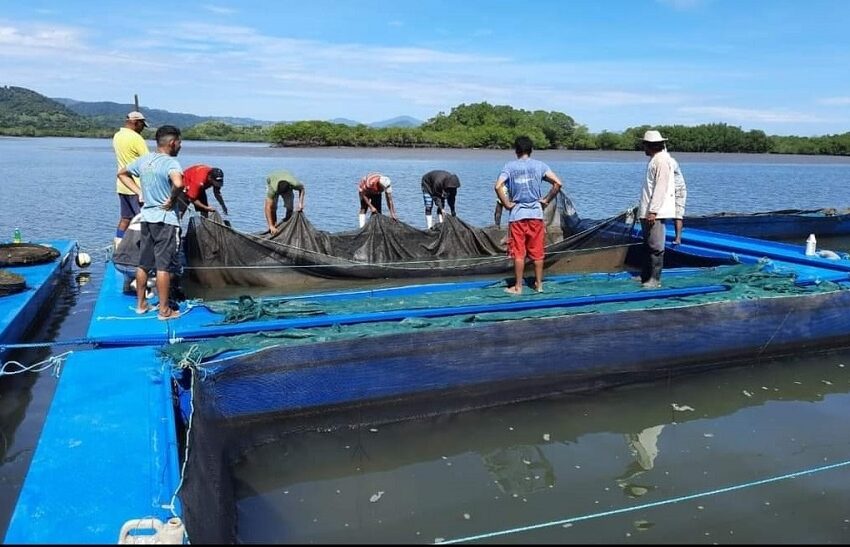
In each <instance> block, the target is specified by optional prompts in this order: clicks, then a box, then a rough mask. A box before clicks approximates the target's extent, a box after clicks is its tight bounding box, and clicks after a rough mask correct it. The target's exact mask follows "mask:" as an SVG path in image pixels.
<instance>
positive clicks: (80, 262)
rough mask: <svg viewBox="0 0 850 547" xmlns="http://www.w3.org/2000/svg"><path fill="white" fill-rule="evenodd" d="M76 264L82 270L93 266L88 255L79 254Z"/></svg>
mask: <svg viewBox="0 0 850 547" xmlns="http://www.w3.org/2000/svg"><path fill="white" fill-rule="evenodd" d="M76 262H77V266H79V267H80V268H88V267H89V265H90V264H91V257H90V256H89V254H88V253H77V258H76Z"/></svg>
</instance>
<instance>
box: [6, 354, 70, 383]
mask: <svg viewBox="0 0 850 547" xmlns="http://www.w3.org/2000/svg"><path fill="white" fill-rule="evenodd" d="M72 353H74V352H73V351H66V352H65V353H60V354H59V355H51V356H50V357H48V358H47V359H45V360H44V361H40V362H38V363H35V364H33V365H24V364H22V363H21V362H20V361H6V362H5V363H3V365H2V366H0V377H2V376H12V375H14V374H22V373H24V372H43V371H45V370H48V369H50V368H52V369H53V376H55V377H56V378H58V377H59V372H60V370H61V368H62V362H63V360H64V359H65V358H66V357H68V356H69V355H71V354H72Z"/></svg>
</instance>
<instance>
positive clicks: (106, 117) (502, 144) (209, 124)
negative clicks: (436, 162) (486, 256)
mask: <svg viewBox="0 0 850 547" xmlns="http://www.w3.org/2000/svg"><path fill="white" fill-rule="evenodd" d="M60 101H61V102H57V101H55V100H52V99H49V98H47V97H44V96H43V95H40V94H38V93H36V92H34V91H30V90H28V89H24V88H20V87H11V86H10V87H0V135H14V136H33V137H35V136H75V137H111V136H112V134H113V133H114V132H115V130H116V129H117V128H118V127H119V126H120V122H118V121H116V119H117V116H118V114H117V113H118V112H123V111H125V110H126V108H127V105H118V104H117V103H102V104H101V103H86V104H84V103H78V102H76V101H72V100H70V99H60ZM63 103H64V104H63ZM66 104H67V105H69V106H70V107H71V108H69V107H68V106H66ZM92 105H94V106H92ZM72 109H73V110H76V112H75V111H73V110H72ZM86 109H88V110H86ZM89 110H90V111H91V114H90V115H83V114H80V112H84V113H86V114H88V112H89ZM143 111H144V112H145V113H146V114H145V115H146V116H148V115H149V114H150V116H149V119H150V120H151V122H150V123H151V124H152V125H154V126H156V125H160V124H162V123H176V122H174V121H172V118H174V119H177V118H176V117H178V116H182V118H179V119H182V120H184V121H185V122H186V123H187V124H189V123H192V122H197V123H193V124H192V125H181V124H177V125H178V126H179V127H181V128H182V129H183V134H184V138H186V139H192V140H217V141H241V142H269V143H271V144H272V145H275V146H360V147H378V146H391V147H409V148H413V147H431V148H498V149H510V148H512V147H513V141H514V139H515V138H516V137H517V136H518V135H528V136H529V137H531V139H532V141H533V142H534V146H535V147H536V148H537V149H571V150H640V148H641V142H640V138H641V137H642V136H643V133H644V131H646V130H647V129H650V128H652V129H658V130H660V131H661V133H662V134H664V135H665V136H666V137H667V138H668V139H669V141H670V148H671V149H672V150H674V151H677V152H743V153H758V154H762V153H774V154H824V155H841V156H846V155H850V132H848V133H843V134H840V135H824V136H820V137H795V136H776V135H770V136H769V135H767V134H765V132H764V131H760V130H751V131H743V130H742V129H741V128H740V127H734V126H730V125H726V124H724V123H713V124H703V125H697V126H693V127H686V126H683V125H671V126H666V125H662V126H649V125H646V126H640V127H630V128H628V129H626V130H625V131H623V132H622V133H616V132H611V131H602V132H601V133H598V134H592V133H590V132H589V131H588V130H587V127H585V126H584V125H581V124H579V123H576V121H575V120H574V119H573V118H571V117H570V116H568V115H567V114H564V113H562V112H547V111H544V110H535V111H528V110H521V109H515V108H513V107H510V106H494V105H491V104H488V103H486V102H483V103H475V104H469V105H467V104H462V105H460V106H457V107H455V108H453V109H452V110H451V112H449V113H448V114H444V113H442V112H441V113H439V114H437V115H436V116H434V117H433V118H431V119H430V120H428V121H427V122H425V123H424V124H422V125H421V126H419V127H382V128H376V127H369V126H366V125H354V126H352V125H345V124H340V123H332V122H325V121H302V122H294V123H279V124H276V125H272V126H268V125H257V124H244V125H243V124H238V123H227V122H226V121H221V120H212V119H210V118H201V117H199V116H194V115H191V114H173V113H170V112H167V111H164V110H153V109H143ZM227 121H235V122H239V121H249V120H244V119H238V118H233V119H227ZM152 133H153V132H152V131H151V130H150V129H148V130H146V131H145V137H147V138H150V137H151V136H152Z"/></svg>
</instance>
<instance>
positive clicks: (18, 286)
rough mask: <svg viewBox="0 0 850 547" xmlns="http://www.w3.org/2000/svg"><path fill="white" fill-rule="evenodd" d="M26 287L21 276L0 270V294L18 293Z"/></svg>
mask: <svg viewBox="0 0 850 547" xmlns="http://www.w3.org/2000/svg"><path fill="white" fill-rule="evenodd" d="M26 288H27V282H26V280H25V279H24V278H23V277H22V276H20V275H18V274H16V273H12V272H9V271H6V270H0V296H6V295H9V294H15V293H19V292H21V291H23V290H24V289H26Z"/></svg>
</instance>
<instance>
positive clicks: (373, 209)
mask: <svg viewBox="0 0 850 547" xmlns="http://www.w3.org/2000/svg"><path fill="white" fill-rule="evenodd" d="M370 210H371V211H372V214H373V215H380V214H381V213H379V212H378V209H376V208H375V207H370Z"/></svg>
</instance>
